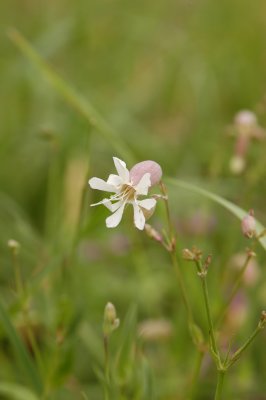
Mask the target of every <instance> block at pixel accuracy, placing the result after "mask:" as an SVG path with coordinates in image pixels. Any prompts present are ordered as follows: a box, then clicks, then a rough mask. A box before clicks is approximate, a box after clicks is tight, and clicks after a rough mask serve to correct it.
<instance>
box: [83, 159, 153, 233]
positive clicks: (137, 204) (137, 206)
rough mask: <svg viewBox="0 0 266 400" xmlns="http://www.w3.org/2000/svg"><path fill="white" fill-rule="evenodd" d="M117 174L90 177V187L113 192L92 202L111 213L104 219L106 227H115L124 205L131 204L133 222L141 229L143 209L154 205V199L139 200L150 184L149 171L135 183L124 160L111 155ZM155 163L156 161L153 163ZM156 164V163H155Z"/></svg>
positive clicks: (151, 208)
mask: <svg viewBox="0 0 266 400" xmlns="http://www.w3.org/2000/svg"><path fill="white" fill-rule="evenodd" d="M113 160H114V164H115V167H116V170H117V173H118V175H114V174H111V175H109V177H108V179H107V181H104V180H103V179H100V178H91V179H90V180H89V185H90V187H91V188H92V189H98V190H103V191H105V192H111V193H112V192H113V193H114V194H113V195H111V196H110V198H109V199H103V200H102V201H100V202H99V203H96V204H92V206H97V205H99V204H103V205H104V206H105V207H107V208H108V209H109V210H110V211H111V212H112V213H113V214H112V215H111V216H110V217H108V218H107V219H106V226H107V227H108V228H115V227H116V226H117V225H118V224H119V223H120V221H121V219H122V216H123V212H124V209H125V206H126V205H127V204H132V206H133V210H134V223H135V226H136V228H138V229H140V230H143V229H144V226H145V215H144V213H145V210H147V212H148V211H152V210H153V209H154V207H155V205H156V200H155V199H144V200H139V199H138V197H139V196H146V195H147V194H148V191H149V188H150V187H151V186H152V183H151V173H150V172H147V173H144V171H143V175H142V176H141V178H140V179H139V181H138V182H137V183H136V182H135V181H133V179H132V178H131V176H130V172H129V170H128V169H127V167H126V164H125V162H124V161H122V160H119V158H117V157H113ZM155 164H156V163H155ZM157 165H158V164H157Z"/></svg>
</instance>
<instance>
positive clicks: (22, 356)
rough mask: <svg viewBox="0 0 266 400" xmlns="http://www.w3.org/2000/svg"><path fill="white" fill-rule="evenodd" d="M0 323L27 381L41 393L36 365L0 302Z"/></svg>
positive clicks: (40, 382) (40, 383)
mask: <svg viewBox="0 0 266 400" xmlns="http://www.w3.org/2000/svg"><path fill="white" fill-rule="evenodd" d="M0 323H1V324H2V326H3V328H4V330H5V332H6V334H7V337H8V339H9V341H10V343H11V345H12V347H13V349H14V352H15V354H16V356H17V359H18V361H19V363H20V365H21V368H22V369H23V371H24V372H25V374H26V375H27V377H28V380H29V382H30V383H31V385H32V388H33V389H34V390H35V391H36V392H37V393H42V381H41V378H40V376H39V373H38V371H37V370H36V367H35V366H34V364H33V362H32V360H31V358H30V356H29V354H28V352H27V350H26V348H25V346H24V344H23V342H22V340H21V338H20V337H19V336H18V334H17V332H16V330H15V328H14V326H13V324H12V322H11V321H10V319H9V316H8V314H7V312H6V310H5V308H4V307H3V305H2V304H1V302H0Z"/></svg>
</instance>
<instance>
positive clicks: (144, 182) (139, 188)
mask: <svg viewBox="0 0 266 400" xmlns="http://www.w3.org/2000/svg"><path fill="white" fill-rule="evenodd" d="M150 186H151V174H149V173H146V174H144V175H143V177H142V178H141V180H140V181H139V183H138V184H137V185H136V186H134V188H135V190H136V192H137V194H143V195H146V194H147V193H148V191H149V187H150Z"/></svg>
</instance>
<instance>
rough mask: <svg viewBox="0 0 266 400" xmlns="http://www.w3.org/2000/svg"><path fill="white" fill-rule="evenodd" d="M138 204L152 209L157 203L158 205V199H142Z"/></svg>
mask: <svg viewBox="0 0 266 400" xmlns="http://www.w3.org/2000/svg"><path fill="white" fill-rule="evenodd" d="M138 205H139V206H140V207H143V208H145V209H146V210H151V209H152V208H154V207H155V205H156V200H155V199H145V200H140V201H138Z"/></svg>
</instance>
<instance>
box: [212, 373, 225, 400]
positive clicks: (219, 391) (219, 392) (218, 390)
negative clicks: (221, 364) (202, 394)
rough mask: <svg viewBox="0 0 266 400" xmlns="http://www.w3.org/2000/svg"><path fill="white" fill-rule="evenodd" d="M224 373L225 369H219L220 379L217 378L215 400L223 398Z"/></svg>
mask: <svg viewBox="0 0 266 400" xmlns="http://www.w3.org/2000/svg"><path fill="white" fill-rule="evenodd" d="M224 375H225V371H224V370H220V371H219V370H218V379H217V385H216V391H215V398H214V399H215V400H221V398H222V391H223V384H224Z"/></svg>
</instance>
